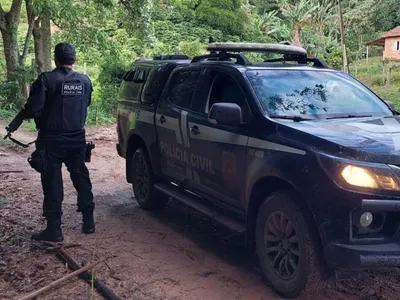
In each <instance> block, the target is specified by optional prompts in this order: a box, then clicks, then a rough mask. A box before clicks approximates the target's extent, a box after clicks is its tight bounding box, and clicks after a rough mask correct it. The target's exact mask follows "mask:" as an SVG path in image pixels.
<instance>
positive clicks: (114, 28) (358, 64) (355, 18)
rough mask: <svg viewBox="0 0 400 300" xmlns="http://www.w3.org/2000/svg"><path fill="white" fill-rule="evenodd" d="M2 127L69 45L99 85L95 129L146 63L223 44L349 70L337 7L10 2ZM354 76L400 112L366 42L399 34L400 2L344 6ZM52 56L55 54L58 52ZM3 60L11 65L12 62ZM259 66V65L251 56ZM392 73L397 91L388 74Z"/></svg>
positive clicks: (1, 80) (1, 22) (144, 0)
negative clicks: (252, 45)
mask: <svg viewBox="0 0 400 300" xmlns="http://www.w3.org/2000/svg"><path fill="white" fill-rule="evenodd" d="M0 4H1V6H0V31H1V34H2V40H1V42H0V56H1V57H2V59H1V60H0V117H1V115H3V117H4V115H5V114H7V116H6V117H9V116H10V113H9V111H10V110H11V111H13V110H15V109H18V108H20V107H21V106H22V105H23V103H24V101H25V99H26V89H25V88H24V87H25V86H26V83H27V82H31V81H32V80H33V79H34V78H35V76H36V75H37V73H38V72H42V71H46V70H49V69H51V68H52V65H51V60H52V53H51V51H52V50H51V49H52V47H53V46H54V45H55V44H56V43H57V42H59V41H68V42H71V43H73V44H75V45H76V47H77V50H78V56H79V57H78V59H79V60H78V62H77V68H78V69H79V70H81V71H84V72H87V73H88V74H89V76H90V77H91V79H92V80H93V82H94V85H95V95H94V105H93V106H92V107H91V109H90V122H91V123H103V122H108V121H112V119H113V113H114V111H115V105H116V98H117V96H116V95H117V90H118V85H119V81H120V78H121V74H123V72H124V70H125V69H126V68H128V67H129V65H130V64H131V63H132V62H133V61H134V60H135V59H137V58H142V57H152V56H153V55H156V54H166V53H184V54H187V55H189V56H195V55H198V54H201V53H204V52H205V46H206V45H207V41H208V38H209V37H210V36H212V37H213V38H214V39H216V40H217V41H249V42H274V43H276V42H279V43H282V42H290V43H292V44H295V45H301V46H303V47H304V48H306V49H307V51H308V52H309V55H312V56H317V57H321V58H323V59H325V60H326V61H327V62H328V64H330V65H331V66H332V67H334V68H338V69H340V68H342V65H343V63H342V62H343V61H342V58H343V56H342V47H341V38H340V22H339V15H338V5H339V2H338V1H336V0H136V1H133V0H119V1H118V0H87V1H80V0H54V1H52V0H25V1H22V0H1V2H0ZM340 5H341V7H342V10H343V17H344V25H345V29H344V30H345V36H346V46H347V56H348V59H349V61H350V72H351V73H352V74H353V75H354V76H356V77H358V78H360V79H361V80H362V81H364V82H366V83H367V84H368V85H370V86H372V87H373V88H374V89H375V90H376V91H377V92H378V93H380V94H381V95H382V97H384V98H388V99H390V100H393V101H395V102H396V101H397V103H398V104H400V91H399V85H398V84H399V83H400V70H399V68H398V67H397V66H396V65H388V64H387V63H383V62H382V61H381V59H380V58H381V53H382V49H381V48H379V47H377V48H372V49H371V48H370V51H369V53H370V55H371V56H376V57H377V58H373V59H369V60H368V63H367V61H366V42H367V41H369V40H372V39H374V38H377V37H379V36H380V35H381V34H382V33H384V32H385V31H387V30H390V29H392V28H394V27H396V26H399V25H400V5H399V4H398V0H342V1H340ZM50 46H51V47H50ZM3 58H4V59H3ZM252 59H259V57H258V56H257V55H252ZM389 68H390V70H391V73H390V82H389V81H388V80H387V78H388V76H387V70H389Z"/></svg>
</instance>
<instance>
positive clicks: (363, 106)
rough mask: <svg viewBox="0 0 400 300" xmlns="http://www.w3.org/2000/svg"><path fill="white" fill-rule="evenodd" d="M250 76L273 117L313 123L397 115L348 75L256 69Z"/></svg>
mask: <svg viewBox="0 0 400 300" xmlns="http://www.w3.org/2000/svg"><path fill="white" fill-rule="evenodd" d="M247 76H248V78H249V80H250V82H251V85H252V86H253V88H254V90H255V92H256V94H257V97H258V98H259V100H260V102H261V105H262V106H263V108H264V109H265V110H266V111H267V112H268V114H269V115H270V116H271V117H276V118H280V117H283V118H285V117H286V118H291V117H293V118H294V117H296V118H298V119H299V118H302V117H304V118H303V119H304V120H307V119H308V120H310V119H320V118H324V119H325V118H331V119H334V118H347V117H348V118H354V117H370V116H393V113H392V112H391V111H390V109H389V108H388V107H387V106H386V105H385V104H384V103H383V102H382V101H381V100H380V99H379V98H378V97H377V96H376V95H374V94H373V93H372V92H371V91H369V90H368V89H367V88H366V87H364V86H363V85H362V84H360V83H359V82H358V81H357V80H355V79H354V78H352V77H351V76H349V75H347V74H344V73H339V72H324V71H311V70H306V71H303V70H254V71H247ZM299 120H300V119H299Z"/></svg>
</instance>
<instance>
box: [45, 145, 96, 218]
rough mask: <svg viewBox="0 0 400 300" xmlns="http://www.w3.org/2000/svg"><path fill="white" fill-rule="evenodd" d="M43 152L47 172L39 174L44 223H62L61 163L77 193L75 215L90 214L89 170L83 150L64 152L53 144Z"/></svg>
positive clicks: (74, 149) (64, 149) (90, 189)
mask: <svg viewBox="0 0 400 300" xmlns="http://www.w3.org/2000/svg"><path fill="white" fill-rule="evenodd" d="M45 148H46V156H47V159H48V167H47V170H46V172H44V173H42V174H41V180H42V187H43V193H44V201H43V216H44V217H46V219H61V216H62V202H63V198H64V190H63V179H62V173H61V166H62V164H63V163H64V164H65V165H66V166H67V169H68V171H69V173H70V177H71V180H72V183H73V185H74V187H75V189H76V191H77V193H78V203H77V205H78V211H81V212H82V213H85V212H88V213H90V212H93V210H94V206H95V205H94V202H93V193H92V183H91V181H90V177H89V170H88V169H87V167H86V165H85V146H79V147H72V148H70V147H68V148H66V147H62V146H61V147H60V146H57V145H55V144H54V143H53V144H52V145H48V146H46V147H45Z"/></svg>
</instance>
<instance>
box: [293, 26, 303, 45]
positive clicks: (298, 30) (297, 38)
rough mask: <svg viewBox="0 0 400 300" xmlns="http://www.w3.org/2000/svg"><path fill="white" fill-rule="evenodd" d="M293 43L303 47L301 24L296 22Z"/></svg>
mask: <svg viewBox="0 0 400 300" xmlns="http://www.w3.org/2000/svg"><path fill="white" fill-rule="evenodd" d="M292 44H293V45H294V46H299V47H302V44H301V25H300V24H298V23H297V24H295V26H294V32H293V39H292Z"/></svg>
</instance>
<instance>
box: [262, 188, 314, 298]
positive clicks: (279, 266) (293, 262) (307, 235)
mask: <svg viewBox="0 0 400 300" xmlns="http://www.w3.org/2000/svg"><path fill="white" fill-rule="evenodd" d="M295 197H296V196H295V194H292V193H288V192H279V193H274V194H271V195H270V196H268V197H267V199H266V200H265V202H264V203H263V204H262V205H261V207H260V210H259V213H258V217H257V226H256V245H257V254H258V257H259V260H260V265H261V268H262V270H263V272H264V275H265V277H266V278H267V280H268V281H269V282H270V283H271V284H272V286H273V287H274V289H275V290H276V291H277V292H279V293H280V294H281V295H283V296H285V297H297V296H298V295H299V294H300V293H301V292H302V291H303V290H304V289H307V290H309V291H310V290H315V289H316V288H317V287H318V286H319V283H320V279H321V272H320V270H321V268H320V266H319V263H320V261H319V259H318V257H319V256H318V251H319V247H318V243H317V241H318V240H317V237H316V233H315V228H313V227H312V226H313V224H312V223H311V222H310V221H309V220H308V218H306V217H305V212H304V210H303V209H302V208H301V207H300V206H299V205H298V204H297V203H296V202H295Z"/></svg>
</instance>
